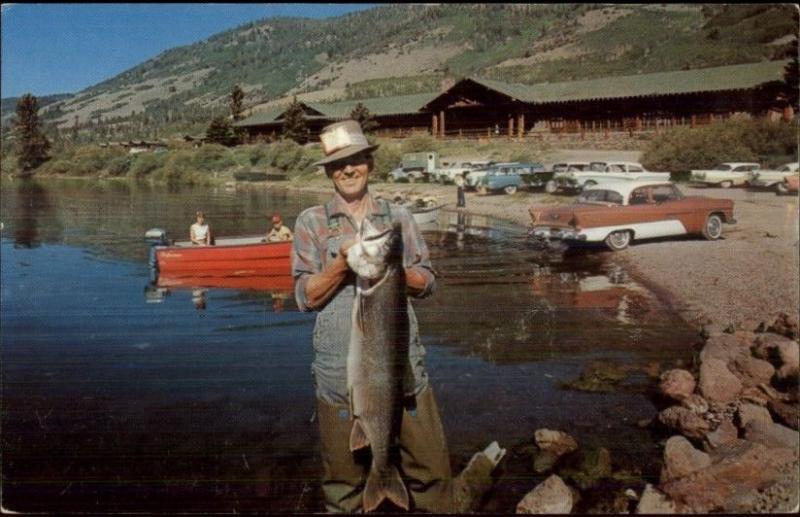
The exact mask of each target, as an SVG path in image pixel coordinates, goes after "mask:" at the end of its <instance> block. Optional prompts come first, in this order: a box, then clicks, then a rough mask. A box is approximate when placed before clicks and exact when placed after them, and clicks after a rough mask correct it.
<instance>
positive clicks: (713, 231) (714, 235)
mask: <svg viewBox="0 0 800 517" xmlns="http://www.w3.org/2000/svg"><path fill="white" fill-rule="evenodd" d="M721 236H722V218H721V217H720V216H719V215H718V214H711V215H709V216H708V218H707V219H706V222H705V224H703V238H704V239H706V240H709V241H714V240H717V239H719V238H720V237H721Z"/></svg>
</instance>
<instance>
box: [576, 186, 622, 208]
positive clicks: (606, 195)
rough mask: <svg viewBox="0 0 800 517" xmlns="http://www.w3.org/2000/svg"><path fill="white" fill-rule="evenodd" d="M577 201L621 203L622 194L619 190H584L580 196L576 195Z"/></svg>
mask: <svg viewBox="0 0 800 517" xmlns="http://www.w3.org/2000/svg"><path fill="white" fill-rule="evenodd" d="M578 203H585V204H597V203H599V204H602V205H607V204H614V205H621V204H622V195H621V194H620V193H619V192H615V191H613V190H602V189H594V190H586V191H584V192H583V193H582V194H581V195H580V196H578Z"/></svg>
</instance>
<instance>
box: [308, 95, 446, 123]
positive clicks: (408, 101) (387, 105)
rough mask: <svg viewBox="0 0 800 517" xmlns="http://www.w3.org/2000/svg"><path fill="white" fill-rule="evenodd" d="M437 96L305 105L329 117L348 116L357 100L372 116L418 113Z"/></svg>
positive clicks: (309, 103) (383, 98)
mask: <svg viewBox="0 0 800 517" xmlns="http://www.w3.org/2000/svg"><path fill="white" fill-rule="evenodd" d="M438 96H439V92H429V93H417V94H414V95H397V96H394V97H373V98H371V99H355V100H349V101H341V102H332V103H323V102H306V103H305V105H306V106H308V107H309V108H312V109H315V110H317V111H319V112H320V113H323V114H325V115H327V116H329V117H331V118H348V117H349V116H350V113H351V112H352V111H353V108H355V107H356V104H358V103H359V102H360V103H361V104H363V105H364V107H366V108H367V109H368V110H369V113H370V115H372V116H386V115H402V114H404V113H418V112H419V110H420V109H421V108H422V107H423V106H425V105H426V104H427V103H428V102H430V101H432V100H433V99H435V98H436V97H438Z"/></svg>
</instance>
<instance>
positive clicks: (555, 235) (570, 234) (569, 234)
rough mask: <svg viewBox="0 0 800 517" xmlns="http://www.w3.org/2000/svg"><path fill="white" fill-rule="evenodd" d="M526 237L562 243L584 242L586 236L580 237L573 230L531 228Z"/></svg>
mask: <svg viewBox="0 0 800 517" xmlns="http://www.w3.org/2000/svg"><path fill="white" fill-rule="evenodd" d="M528 235H529V236H531V237H535V238H537V239H548V240H550V239H556V240H562V241H585V240H586V235H581V234H579V233H578V232H576V231H575V230H568V229H564V228H549V227H538V228H531V229H530V230H529V231H528Z"/></svg>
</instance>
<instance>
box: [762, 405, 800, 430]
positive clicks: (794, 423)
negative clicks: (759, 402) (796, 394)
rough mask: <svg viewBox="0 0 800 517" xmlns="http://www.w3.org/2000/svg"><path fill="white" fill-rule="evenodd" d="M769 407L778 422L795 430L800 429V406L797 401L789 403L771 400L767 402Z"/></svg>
mask: <svg viewBox="0 0 800 517" xmlns="http://www.w3.org/2000/svg"><path fill="white" fill-rule="evenodd" d="M767 407H768V408H769V410H770V412H771V413H772V414H773V415H774V416H775V419H776V420H778V422H780V423H782V424H784V425H785V426H787V427H790V428H792V429H794V430H795V431H797V430H798V427H800V425H799V424H800V406H798V405H797V404H796V403H795V404H787V403H786V402H782V401H780V400H770V401H769V402H768V403H767Z"/></svg>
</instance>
